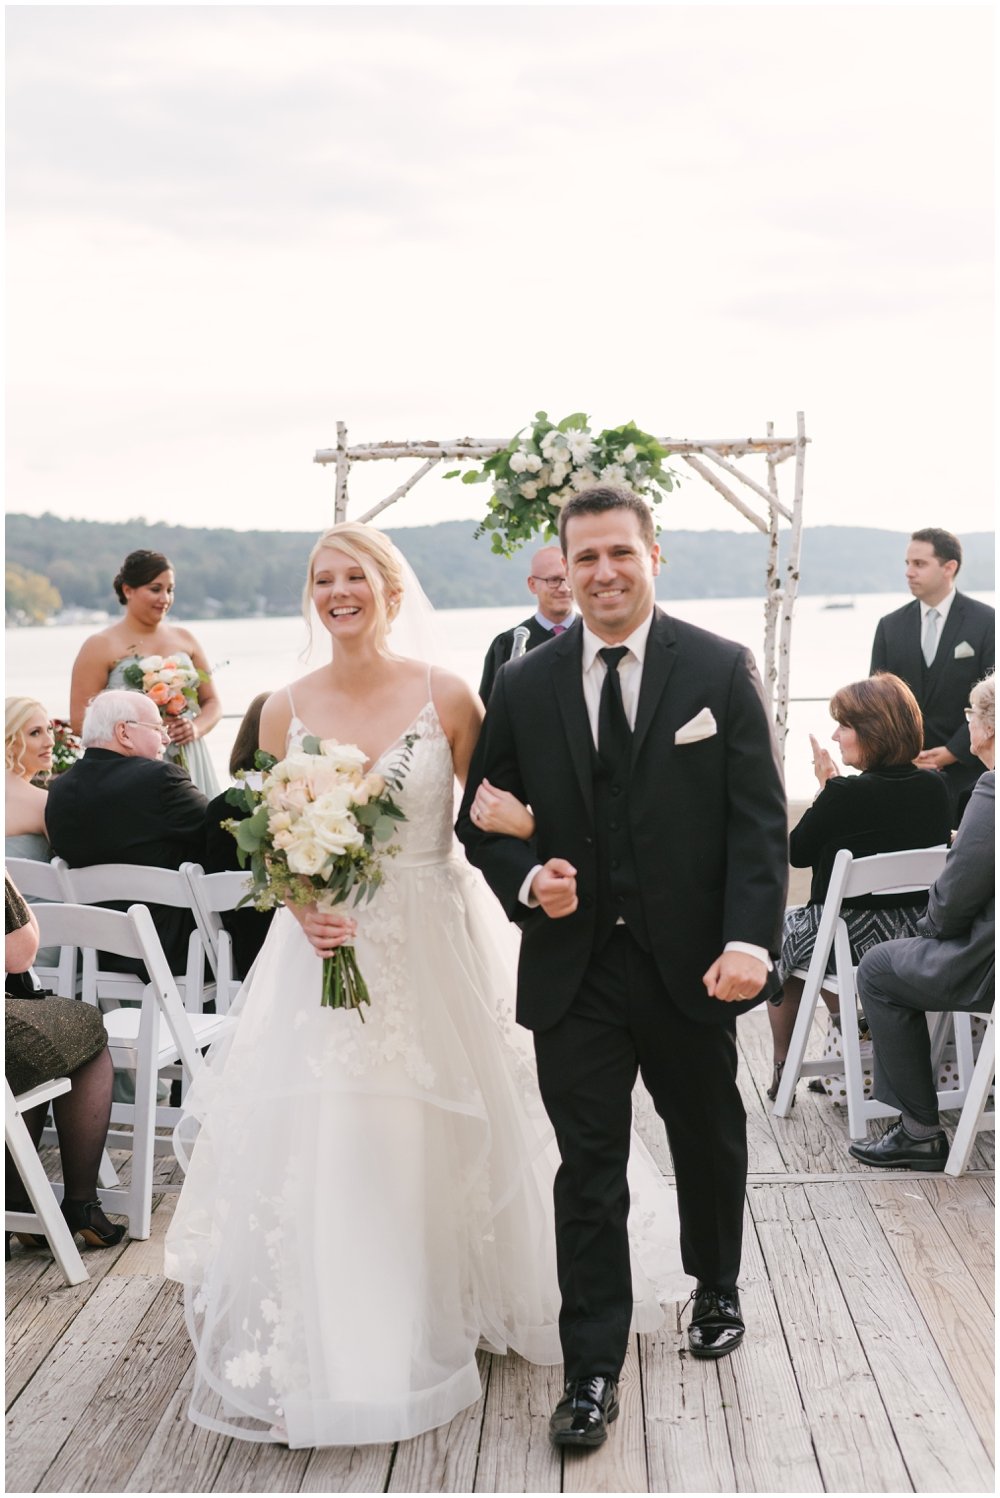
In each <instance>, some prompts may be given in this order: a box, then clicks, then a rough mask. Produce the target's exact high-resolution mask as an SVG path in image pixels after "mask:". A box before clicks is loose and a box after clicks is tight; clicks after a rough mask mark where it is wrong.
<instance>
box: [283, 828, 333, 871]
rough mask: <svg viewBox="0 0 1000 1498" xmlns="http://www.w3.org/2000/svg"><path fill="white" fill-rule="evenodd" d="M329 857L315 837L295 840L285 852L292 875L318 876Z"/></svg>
mask: <svg viewBox="0 0 1000 1498" xmlns="http://www.w3.org/2000/svg"><path fill="white" fill-rule="evenodd" d="M286 835H287V834H286ZM329 856H330V855H329V854H328V853H327V852H326V850H325V849H323V848H321V847H320V845H319V843H318V842H317V840H316V838H315V837H302V838H297V839H296V840H295V842H294V843H293V844H292V846H291V847H290V848H288V849H287V852H286V857H287V859H288V867H289V868H290V869H291V871H292V873H293V874H310V875H311V874H318V873H319V872H320V870H321V869H322V868H323V867H324V865H325V864H326V863H327V861H328V859H329Z"/></svg>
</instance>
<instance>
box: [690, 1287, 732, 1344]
mask: <svg viewBox="0 0 1000 1498" xmlns="http://www.w3.org/2000/svg"><path fill="white" fill-rule="evenodd" d="M745 1331H746V1327H745V1326H744V1324H743V1316H742V1313H741V1312H740V1297H739V1293H738V1291H736V1290H718V1289H713V1288H712V1286H711V1285H699V1286H698V1288H697V1290H696V1291H695V1292H694V1310H693V1311H692V1313H691V1325H690V1326H689V1327H688V1348H689V1349H690V1351H691V1355H692V1357H696V1358H724V1357H725V1356H726V1354H727V1353H730V1352H732V1351H733V1350H734V1348H736V1347H739V1345H740V1343H741V1342H742V1341H743V1333H744V1332H745Z"/></svg>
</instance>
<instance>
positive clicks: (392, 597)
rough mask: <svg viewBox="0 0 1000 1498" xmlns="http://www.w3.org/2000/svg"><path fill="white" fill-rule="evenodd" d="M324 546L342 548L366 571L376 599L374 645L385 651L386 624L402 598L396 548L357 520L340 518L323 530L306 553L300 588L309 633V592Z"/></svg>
mask: <svg viewBox="0 0 1000 1498" xmlns="http://www.w3.org/2000/svg"><path fill="white" fill-rule="evenodd" d="M325 548H330V549H331V550H333V551H342V552H343V553H344V555H345V556H348V557H350V559H351V561H352V562H355V563H356V564H357V565H358V566H359V567H360V568H361V571H362V572H363V573H364V575H365V580H366V582H367V583H368V586H369V587H370V588H371V590H372V598H373V599H374V600H375V611H376V620H377V622H376V626H375V648H376V650H381V651H382V652H383V653H385V642H386V639H387V637H388V634H389V628H390V626H391V624H392V621H393V620H394V619H395V617H396V615H397V614H398V613H399V606H400V604H401V603H402V601H403V568H402V566H401V564H400V556H399V552H398V551H397V550H396V548H395V547H394V546H393V544H392V542H391V541H390V540H389V538H388V536H385V535H383V534H382V532H381V531H378V530H376V529H375V527H374V526H371V525H363V524H362V523H361V522H360V521H359V520H342V521H341V522H340V524H339V525H332V526H331V527H330V529H329V530H328V531H324V532H323V534H322V535H321V536H320V538H319V540H318V541H317V542H316V545H315V546H314V547H313V549H312V551H311V552H310V553H309V566H308V569H307V571H306V585H305V587H304V588H303V590H302V613H303V615H304V617H305V621H306V623H307V624H308V625H309V633H310V636H311V634H312V593H313V578H314V574H315V570H316V558H317V557H318V556H319V553H320V552H321V551H323V550H324V549H325Z"/></svg>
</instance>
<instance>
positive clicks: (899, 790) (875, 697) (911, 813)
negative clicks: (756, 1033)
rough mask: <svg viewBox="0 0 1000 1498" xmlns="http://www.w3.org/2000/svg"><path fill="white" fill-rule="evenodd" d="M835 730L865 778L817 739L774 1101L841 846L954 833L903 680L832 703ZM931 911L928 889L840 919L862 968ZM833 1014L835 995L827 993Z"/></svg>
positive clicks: (856, 850)
mask: <svg viewBox="0 0 1000 1498" xmlns="http://www.w3.org/2000/svg"><path fill="white" fill-rule="evenodd" d="M830 716H831V717H832V718H833V719H834V720H835V722H836V724H837V730H836V732H835V733H834V735H833V738H834V742H835V743H836V744H838V745H839V747H840V753H841V758H842V759H843V761H844V764H845V765H846V766H848V767H849V768H851V769H856V770H860V771H861V774H860V775H843V774H841V773H840V771H839V770H838V769H837V766H836V765H835V764H834V762H833V759H832V758H831V756H830V754H829V753H828V752H827V750H825V749H823V748H821V747H820V745H819V744H818V743H817V742H816V740H815V739H814V738H812V735H810V740H811V743H812V748H813V769H814V770H815V772H816V779H817V780H818V781H819V785H820V790H819V794H818V795H817V797H816V799H815V801H814V802H813V804H812V806H811V807H810V808H809V809H808V811H807V812H806V813H805V815H804V816H803V817H802V819H801V821H800V822H799V824H798V826H797V827H794V828H793V829H792V833H791V838H790V840H789V856H790V860H791V863H792V865H793V867H795V868H797V869H802V868H808V867H809V866H810V865H811V866H812V871H813V877H812V886H811V888H810V891H809V903H808V905H803V906H799V907H797V908H795V909H792V910H789V911H788V912H787V913H786V915H785V928H784V932H783V935H782V944H781V956H780V958H779V964H778V965H779V972H780V976H781V977H782V979H783V981H784V987H783V991H782V992H781V993H780V994H778V996H777V997H776V998H775V999H773V1000H772V1001H771V1003H770V1004H769V1006H768V1014H769V1017H770V1020H771V1039H772V1042H773V1046H774V1074H773V1076H772V1080H771V1086H770V1088H769V1089H768V1094H767V1095H768V1097H769V1098H771V1099H774V1098H775V1097H776V1096H777V1092H778V1083H779V1081H780V1080H781V1073H782V1070H783V1069H784V1064H785V1059H786V1057H787V1055H788V1046H789V1042H790V1040H791V1037H792V1030H793V1029H794V1027H795V1017H796V1015H797V1013H798V1008H799V1000H800V999H801V997H802V981H801V979H798V978H792V977H790V976H789V974H790V973H791V972H792V970H793V969H794V968H797V967H799V968H801V967H808V965H809V960H810V958H811V956H812V950H813V947H814V945H815V942H816V934H817V932H818V930H819V924H820V921H821V919H822V916H823V901H824V900H825V898H826V892H827V889H828V887H829V884H830V876H831V874H832V872H833V864H834V860H835V859H836V856H837V854H838V853H839V851H840V849H841V848H849V849H850V851H851V853H852V854H853V855H854V857H855V858H867V857H870V856H871V855H872V854H876V853H896V852H901V851H902V850H903V849H906V848H932V847H935V846H937V845H940V844H942V843H947V842H948V840H949V838H950V836H951V817H950V812H949V801H948V793H947V790H946V788H945V785H944V782H943V780H942V777H941V775H940V774H939V773H938V771H936V770H918V769H917V768H916V767H915V765H914V764H913V761H914V759H915V758H916V756H917V755H918V754H919V753H920V750H921V747H922V745H923V719H922V717H921V713H920V708H919V707H918V706H917V700H916V698H915V697H914V695H913V693H912V692H911V691H910V688H909V687H908V686H907V685H906V683H905V682H904V681H901V680H900V678H899V677H898V676H893V675H891V674H890V673H889V672H884V673H882V674H881V675H878V676H872V677H869V678H868V680H866V681H858V682H854V683H853V685H851V686H847V687H842V688H841V690H840V691H839V692H837V694H836V695H835V696H834V697H833V698H832V699H831V701H830ZM926 908H927V892H926V890H923V891H920V892H918V893H916V894H912V895H898V894H880V895H859V896H857V897H856V898H854V899H851V900H845V901H844V904H843V907H842V915H843V917H844V921H845V923H846V925H847V931H848V935H849V937H850V940H851V951H852V953H853V954H854V960H855V962H857V961H858V960H859V959H860V957H861V954H862V953H863V952H866V951H867V950H868V948H869V947H873V946H876V945H877V944H878V943H879V942H883V941H892V940H894V939H895V938H896V937H900V936H912V935H913V934H914V932H915V930H916V923H917V921H918V920H919V918H920V916H921V915H922V914H923V913H924V911H925V910H926ZM823 997H824V999H825V1000H826V1003H827V1005H828V1007H829V1008H830V1010H831V1012H832V1013H836V1012H837V1001H836V998H835V997H833V996H831V995H828V994H826V993H824V995H823Z"/></svg>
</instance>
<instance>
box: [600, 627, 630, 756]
mask: <svg viewBox="0 0 1000 1498" xmlns="http://www.w3.org/2000/svg"><path fill="white" fill-rule="evenodd" d="M597 653H598V655H599V656H600V657H601V660H602V661H603V662H604V664H605V665H606V666H607V668H608V669H607V671H606V672H605V673H604V685H603V686H602V687H601V705H600V707H599V708H598V712H597V752H598V754H599V755H600V757H601V759H602V760H603V761H604V764H605V766H606V767H607V768H608V769H609V770H614V769H617V767H618V766H619V765H620V764H621V763H622V761H623V760H625V759H627V758H628V755H629V751H630V749H631V745H632V730H631V729H630V728H629V726H628V718H627V717H626V716H625V704H624V702H623V701H622V682H621V677H620V676H619V675H618V664H619V662H620V661H621V659H622V657H623V656H626V655H628V646H627V645H606V646H605V647H604V649H603V650H599V651H598V652H597Z"/></svg>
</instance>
